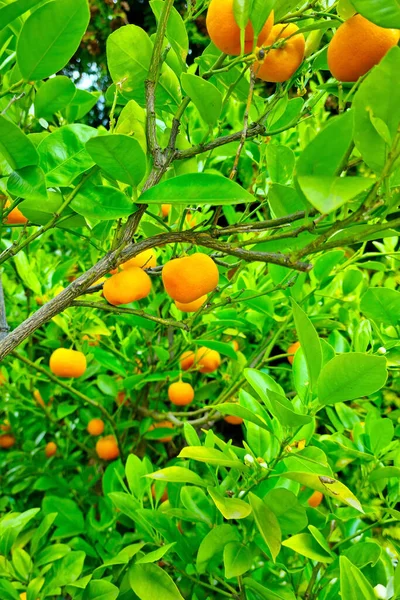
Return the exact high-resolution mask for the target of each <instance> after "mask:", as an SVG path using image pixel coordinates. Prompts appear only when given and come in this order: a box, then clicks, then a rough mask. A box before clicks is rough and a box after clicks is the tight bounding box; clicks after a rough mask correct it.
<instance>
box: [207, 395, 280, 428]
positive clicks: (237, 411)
mask: <svg viewBox="0 0 400 600" xmlns="http://www.w3.org/2000/svg"><path fill="white" fill-rule="evenodd" d="M214 408H215V410H218V411H219V412H220V413H221V414H222V415H231V416H234V417H240V418H241V419H244V420H245V421H250V423H254V425H258V427H261V428H262V429H266V430H267V431H271V428H270V426H269V425H268V424H267V423H266V421H264V419H263V418H262V417H260V416H259V415H256V414H254V413H253V412H252V411H251V410H249V409H248V408H245V407H244V406H240V404H237V403H234V402H224V403H223V404H216V405H215V406H214Z"/></svg>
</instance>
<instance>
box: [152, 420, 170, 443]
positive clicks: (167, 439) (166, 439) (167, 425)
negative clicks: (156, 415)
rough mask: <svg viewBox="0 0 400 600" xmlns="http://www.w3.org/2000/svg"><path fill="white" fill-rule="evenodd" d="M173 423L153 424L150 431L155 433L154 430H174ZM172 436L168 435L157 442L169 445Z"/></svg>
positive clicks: (161, 422)
mask: <svg viewBox="0 0 400 600" xmlns="http://www.w3.org/2000/svg"><path fill="white" fill-rule="evenodd" d="M173 428H174V426H173V425H172V423H171V421H158V423H153V425H150V427H149V431H153V429H173ZM172 438H173V436H172V435H166V436H165V437H162V438H159V439H158V440H157V442H162V443H163V444H167V443H168V442H170V441H171V440H172Z"/></svg>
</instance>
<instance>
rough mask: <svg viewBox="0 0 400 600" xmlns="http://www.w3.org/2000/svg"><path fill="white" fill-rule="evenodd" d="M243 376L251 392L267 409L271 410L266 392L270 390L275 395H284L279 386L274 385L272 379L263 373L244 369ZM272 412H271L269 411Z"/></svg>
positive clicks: (274, 382)
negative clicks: (253, 392) (251, 389)
mask: <svg viewBox="0 0 400 600" xmlns="http://www.w3.org/2000/svg"><path fill="white" fill-rule="evenodd" d="M244 376H245V378H246V380H247V381H248V383H249V384H250V385H251V387H252V388H253V390H254V391H255V392H257V394H258V395H259V397H260V398H261V400H262V401H263V402H264V403H265V404H266V406H267V408H268V409H270V410H271V408H272V406H271V403H270V400H269V397H268V394H267V392H268V390H272V391H273V392H275V393H276V394H280V395H281V396H283V395H284V392H283V389H282V388H281V386H280V385H279V384H278V383H276V381H275V380H274V379H272V377H271V376H270V375H268V374H267V373H264V372H263V371H258V370H257V369H245V370H244ZM271 412H272V410H271Z"/></svg>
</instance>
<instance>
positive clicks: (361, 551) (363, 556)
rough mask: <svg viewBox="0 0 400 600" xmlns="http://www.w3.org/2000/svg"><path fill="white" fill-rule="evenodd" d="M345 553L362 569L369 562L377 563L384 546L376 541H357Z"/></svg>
mask: <svg viewBox="0 0 400 600" xmlns="http://www.w3.org/2000/svg"><path fill="white" fill-rule="evenodd" d="M343 554H344V555H345V556H346V557H347V558H348V559H349V560H350V561H351V562H352V563H353V565H355V566H356V567H358V568H359V569H362V568H363V567H365V566H366V565H369V564H371V565H372V566H375V565H376V563H377V562H378V560H379V558H380V556H381V554H382V548H381V546H379V545H378V544H376V543H374V542H360V541H357V542H355V543H353V545H352V546H350V548H348V549H346V550H345V551H344V552H343Z"/></svg>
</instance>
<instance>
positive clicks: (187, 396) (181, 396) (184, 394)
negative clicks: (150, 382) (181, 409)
mask: <svg viewBox="0 0 400 600" xmlns="http://www.w3.org/2000/svg"><path fill="white" fill-rule="evenodd" d="M168 398H169V399H170V401H171V402H172V404H175V405H176V406H186V405H187V404H190V403H191V402H193V399H194V389H193V388H192V386H191V385H190V383H185V382H184V381H176V382H175V383H171V385H170V386H169V388H168Z"/></svg>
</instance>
